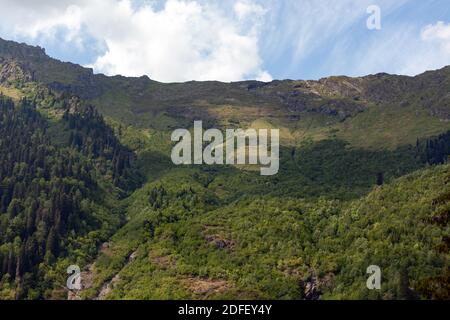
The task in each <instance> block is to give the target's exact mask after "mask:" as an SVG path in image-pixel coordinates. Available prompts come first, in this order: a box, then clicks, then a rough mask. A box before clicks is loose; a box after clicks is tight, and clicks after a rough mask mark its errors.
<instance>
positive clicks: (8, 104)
mask: <svg viewBox="0 0 450 320" xmlns="http://www.w3.org/2000/svg"><path fill="white" fill-rule="evenodd" d="M449 88H450V67H446V68H443V69H441V70H436V71H429V72H426V73H424V74H421V75H418V76H416V77H406V76H397V75H388V74H377V75H369V76H366V77H359V78H350V77H344V76H338V77H329V78H325V79H321V80H318V81H300V80H284V81H278V80H277V81H272V82H270V83H263V82H258V81H243V82H235V83H221V82H195V81H193V82H188V83H160V82H157V81H153V80H151V79H149V78H148V77H146V76H143V77H139V78H126V77H122V76H114V77H108V76H105V75H101V74H94V73H93V71H92V70H91V69H88V68H83V67H81V66H78V65H76V64H72V63H66V62H61V61H58V60H55V59H52V58H50V57H49V56H47V55H46V53H45V50H44V49H42V48H39V47H33V46H28V45H26V44H18V43H15V42H12V41H5V40H2V39H0V93H1V98H0V124H1V127H0V133H1V134H0V163H1V164H2V166H1V169H0V199H1V203H0V271H1V273H0V298H12V299H14V298H18V299H26V298H28V299H42V298H45V299H50V298H52V299H65V298H67V296H69V297H70V298H88V299H93V298H99V299H121V298H134V299H161V298H163V299H180V298H196V299H205V298H207V299H208V298H243V299H245V298H256V299H318V298H323V299H327V298H328V299H330V298H339V299H407V298H424V299H448V297H449V291H448V283H449V279H448V275H449V273H448V270H449V269H448V268H449V265H448V262H449V261H450V259H449V252H448V239H449V236H450V235H449V231H450V230H449V227H448V208H449V200H450V198H449V197H448V190H449V188H448V181H449V180H448V174H449V167H448V164H445V163H446V162H447V159H448V156H449V154H450V89H449ZM194 120H203V122H204V127H205V128H206V127H215V128H219V129H225V128H279V129H280V134H281V136H280V138H281V148H280V171H279V173H278V175H276V176H272V177H262V176H260V175H259V172H258V171H255V170H254V168H253V167H251V166H181V167H176V166H174V165H173V164H172V162H171V160H170V151H171V148H172V143H171V141H170V135H171V133H172V131H173V130H174V129H177V128H192V126H193V122H194ZM18 146H19V147H18ZM405 222H407V223H405ZM70 265H78V266H80V268H81V269H82V271H83V272H82V274H81V275H82V284H83V290H81V291H79V292H76V293H74V292H68V290H67V289H64V288H65V286H66V279H67V273H66V269H67V267H68V266H70ZM369 265H378V266H380V267H381V269H382V270H383V285H382V290H381V291H369V290H367V288H366V278H367V275H366V269H367V267H368V266H369Z"/></svg>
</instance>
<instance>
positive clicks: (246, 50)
mask: <svg viewBox="0 0 450 320" xmlns="http://www.w3.org/2000/svg"><path fill="white" fill-rule="evenodd" d="M371 5H377V6H378V7H379V8H380V9H381V29H379V30H370V29H368V28H367V23H366V22H367V19H368V18H370V16H371V14H369V13H368V12H367V9H368V7H370V6H371ZM0 8H1V11H2V18H1V19H0V37H1V38H4V39H8V40H16V41H20V42H27V43H29V44H34V45H40V46H42V47H45V48H46V51H47V53H48V54H49V55H51V56H52V57H54V58H57V59H60V60H64V61H71V62H75V63H79V64H82V65H84V66H90V67H92V68H94V70H95V72H98V73H105V74H108V75H116V74H122V75H125V76H141V75H143V74H146V75H148V76H149V77H150V78H152V79H154V80H158V81H164V82H178V81H188V80H221V81H237V80H243V79H258V80H263V81H269V80H271V79H286V78H290V79H318V78H320V77H324V76H329V75H338V74H339V75H341V74H344V75H349V76H359V75H366V74H371V73H377V72H389V73H397V74H407V75H415V74H418V73H421V72H423V71H425V70H430V69H437V68H440V67H443V66H445V65H450V6H449V1H448V0H339V1H334V0H217V1H216V0H208V1H207V0H96V1H92V0H78V1H76V0H40V1H34V0H0Z"/></svg>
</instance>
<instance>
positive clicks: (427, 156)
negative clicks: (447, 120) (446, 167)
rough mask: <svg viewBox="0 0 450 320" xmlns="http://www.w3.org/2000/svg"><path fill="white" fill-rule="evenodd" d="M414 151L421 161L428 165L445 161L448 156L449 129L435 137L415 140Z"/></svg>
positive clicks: (449, 143) (449, 151)
mask: <svg viewBox="0 0 450 320" xmlns="http://www.w3.org/2000/svg"><path fill="white" fill-rule="evenodd" d="M416 152H417V155H418V156H419V157H420V159H421V161H422V162H424V163H428V164H430V165H435V164H443V163H445V162H447V161H448V157H449V156H450V131H447V132H446V133H443V134H441V135H439V136H437V137H435V138H431V139H427V140H424V141H420V140H417V143H416Z"/></svg>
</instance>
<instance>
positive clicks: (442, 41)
mask: <svg viewBox="0 0 450 320" xmlns="http://www.w3.org/2000/svg"><path fill="white" fill-rule="evenodd" d="M421 36H422V40H424V41H426V42H433V43H434V44H437V45H438V46H439V47H440V48H441V50H444V51H445V52H446V53H448V54H449V55H450V23H448V24H446V23H444V22H443V21H439V22H437V23H436V24H430V25H428V26H426V27H425V28H424V29H423V30H422V35H421Z"/></svg>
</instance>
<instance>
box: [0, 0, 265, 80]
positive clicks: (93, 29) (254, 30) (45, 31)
mask: <svg viewBox="0 0 450 320" xmlns="http://www.w3.org/2000/svg"><path fill="white" fill-rule="evenodd" d="M25 2H28V3H27V4H26V5H24V4H23V3H22V4H20V5H17V4H16V3H13V1H12V0H0V3H1V4H0V5H2V6H3V5H5V4H6V3H8V4H9V7H10V9H11V10H10V11H11V12H12V16H11V19H9V20H8V19H7V20H8V21H5V22H4V23H2V22H0V25H1V26H0V30H2V29H3V31H4V32H5V33H7V34H15V35H21V36H22V37H28V38H31V39H36V38H45V39H52V38H55V36H56V35H57V34H59V33H61V32H63V33H64V40H65V41H67V42H70V43H76V44H77V46H78V48H82V47H83V46H88V45H92V43H89V42H88V41H86V38H87V37H88V36H89V37H90V38H94V39H96V41H97V42H98V43H102V44H104V45H105V46H106V48H107V51H106V52H105V53H104V54H102V55H100V56H99V57H98V58H97V59H96V61H95V62H94V63H93V64H92V67H93V68H94V69H95V71H96V72H103V73H106V74H109V75H115V74H121V75H125V76H140V75H143V74H147V75H148V76H150V77H151V78H152V79H155V80H159V81H187V80H221V81H236V80H243V79H247V78H256V79H260V80H265V81H269V80H271V76H270V74H269V73H268V72H267V71H265V70H264V69H263V67H262V65H263V61H262V59H261V57H260V52H259V43H258V23H259V20H260V19H261V18H262V17H263V16H264V10H263V9H262V7H260V6H258V5H255V4H254V3H252V2H251V1H245V2H238V3H236V6H235V15H230V14H229V13H228V12H226V11H225V10H223V9H222V8H220V7H219V6H214V5H210V4H206V3H204V2H203V1H201V0H198V1H183V0H167V1H166V2H165V4H164V6H163V7H162V8H158V9H157V8H155V6H154V4H153V3H152V2H144V3H141V5H139V6H135V5H134V4H135V3H133V2H132V1H131V0H98V1H88V0H80V1H62V2H59V3H57V2H55V1H51V0H50V1H42V3H41V6H37V5H35V4H34V3H32V2H31V1H29V0H27V1H25ZM21 16H22V17H23V18H19V17H21ZM7 24H9V26H10V27H5V25H7ZM5 28H9V30H6V31H5Z"/></svg>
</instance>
